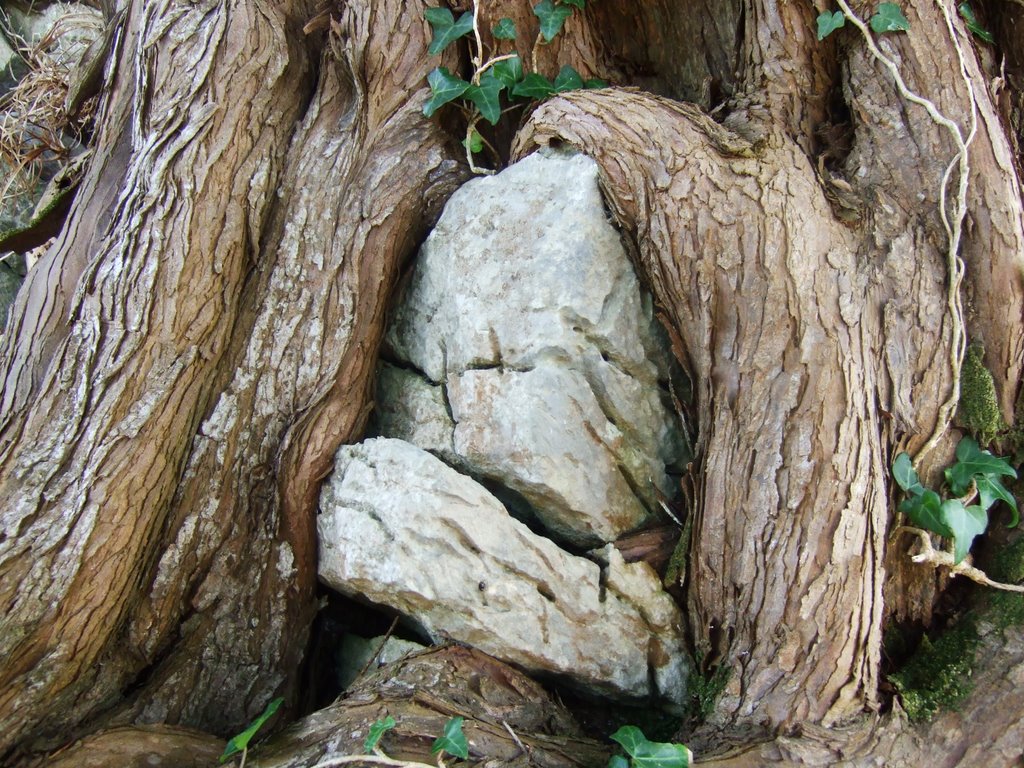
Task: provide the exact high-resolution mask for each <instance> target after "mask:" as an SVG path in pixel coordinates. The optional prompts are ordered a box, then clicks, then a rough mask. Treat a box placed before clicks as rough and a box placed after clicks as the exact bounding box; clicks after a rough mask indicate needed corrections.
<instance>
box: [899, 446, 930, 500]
mask: <svg viewBox="0 0 1024 768" xmlns="http://www.w3.org/2000/svg"><path fill="white" fill-rule="evenodd" d="M892 476H893V479H894V480H895V481H896V485H898V486H899V487H900V488H902V489H903V490H904V491H906V492H907V493H912V494H914V495H920V494H922V493H923V492H924V487H923V486H922V485H921V480H920V478H919V477H918V476H917V472H916V470H915V469H914V464H913V462H911V461H910V456H909V455H907V454H906V453H901V454H900V455H899V456H897V457H896V461H894V462H893V463H892Z"/></svg>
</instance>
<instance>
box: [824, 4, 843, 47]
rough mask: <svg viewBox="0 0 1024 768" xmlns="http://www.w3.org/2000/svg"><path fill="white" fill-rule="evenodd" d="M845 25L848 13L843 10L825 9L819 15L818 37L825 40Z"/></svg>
mask: <svg viewBox="0 0 1024 768" xmlns="http://www.w3.org/2000/svg"><path fill="white" fill-rule="evenodd" d="M845 25H846V15H845V14H844V13H843V12H842V11H836V12H835V13H830V12H828V11H825V12H824V13H823V14H821V15H820V16H819V17H818V39H819V40H824V39H825V38H826V37H828V36H829V35H831V34H832V33H833V32H835V31H836V30H837V29H839V28H840V27H843V26H845Z"/></svg>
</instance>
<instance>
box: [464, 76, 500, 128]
mask: <svg viewBox="0 0 1024 768" xmlns="http://www.w3.org/2000/svg"><path fill="white" fill-rule="evenodd" d="M504 88H505V84H504V83H503V82H502V81H501V80H499V79H498V78H497V77H496V76H495V74H494V72H492V71H491V70H487V71H486V72H484V74H483V76H482V77H481V78H480V85H471V86H469V88H467V89H466V92H465V94H463V95H464V96H465V98H466V99H468V100H469V101H471V102H473V104H475V105H476V108H477V109H479V110H480V114H481V115H483V116H484V120H486V121H487V122H488V123H490V124H491V125H495V124H497V122H498V119H499V118H500V117H501V98H500V96H501V92H502V91H503V90H504Z"/></svg>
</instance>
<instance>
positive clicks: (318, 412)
mask: <svg viewBox="0 0 1024 768" xmlns="http://www.w3.org/2000/svg"><path fill="white" fill-rule="evenodd" d="M309 15H311V9H310V8H309V7H308V6H306V5H304V4H292V5H288V6H279V5H273V6H271V5H266V4H263V3H261V2H255V3H253V2H230V3H218V2H205V3H201V4H194V5H190V6H188V7H186V8H180V7H178V6H176V5H168V4H163V3H139V4H136V5H134V6H133V7H132V10H131V13H130V14H129V17H128V21H127V25H128V28H129V29H130V30H131V31H132V33H133V35H134V36H133V35H129V40H130V42H129V44H128V47H127V48H126V54H125V57H124V59H123V60H122V61H121V63H120V66H119V70H118V71H119V78H120V80H119V81H118V82H119V85H118V87H117V88H116V89H115V91H114V97H113V98H114V101H113V102H112V106H111V110H113V111H114V112H116V113H118V114H125V115H128V116H129V118H128V125H127V126H126V128H124V129H123V132H122V133H121V134H118V135H116V136H115V137H114V138H112V139H111V141H112V142H114V143H115V144H116V143H117V142H118V141H125V138H124V136H125V135H127V136H128V137H129V139H130V148H131V152H132V155H131V161H130V162H129V163H128V164H127V171H126V173H125V174H124V175H125V178H124V180H123V181H121V182H120V186H119V187H118V182H116V181H115V180H113V179H111V178H110V176H111V174H114V173H116V172H118V167H117V164H116V163H99V164H97V165H96V166H95V167H94V168H93V171H92V173H93V175H94V177H92V178H91V179H90V182H89V184H91V185H92V186H93V187H94V188H103V189H108V188H117V196H116V202H115V203H114V204H113V205H112V207H111V212H110V214H109V222H107V221H104V220H102V218H101V221H100V224H101V225H102V226H103V229H102V235H101V236H99V235H96V234H94V233H87V234H88V236H85V235H83V236H82V237H80V238H78V239H76V238H74V237H65V240H64V242H63V244H62V246H61V248H62V249H66V250H67V251H68V255H67V256H66V257H65V256H64V255H63V250H58V251H57V252H56V253H55V259H54V263H55V264H61V263H64V262H67V261H74V260H75V259H79V260H83V261H85V262H86V263H87V267H86V268H85V269H84V271H83V272H82V275H81V277H80V278H78V279H77V282H75V283H74V290H75V298H74V302H73V304H72V305H71V307H70V310H69V316H70V322H69V327H68V329H67V330H65V329H64V328H63V327H62V325H61V323H60V322H57V321H55V320H54V319H53V318H54V317H57V318H58V319H59V314H60V312H61V311H62V310H61V309H60V307H59V305H57V308H56V309H53V308H48V307H44V308H39V307H38V305H33V304H32V303H31V302H26V304H25V305H24V306H23V307H22V309H21V311H22V313H23V317H25V318H27V319H26V320H25V321H24V322H25V323H26V327H33V326H32V324H33V323H35V326H34V327H45V324H46V323H50V324H51V325H52V326H53V327H54V328H55V329H56V330H55V331H54V334H55V335H54V340H53V342H52V343H53V346H54V349H55V352H54V353H53V359H52V361H50V360H48V359H47V357H46V355H43V356H39V357H36V358H34V359H33V361H32V362H34V363H35V364H37V365H39V366H40V367H42V369H43V370H44V374H43V375H42V376H39V375H38V374H36V373H34V372H33V371H32V370H26V372H25V373H22V372H20V371H19V370H16V365H17V364H19V363H18V361H19V360H21V359H23V358H19V355H18V354H12V355H8V356H7V358H6V359H8V360H14V361H15V363H11V364H10V367H8V369H7V374H8V375H7V378H8V381H17V382H19V384H18V386H22V384H21V383H20V382H23V381H27V382H29V384H26V385H24V387H23V390H24V392H25V393H28V394H18V399H17V400H16V401H12V403H11V406H10V408H11V411H12V412H13V416H12V418H11V419H10V420H9V422H8V428H7V430H6V431H5V433H4V436H5V438H7V443H6V445H7V450H6V453H5V454H4V461H3V465H2V466H0V488H2V489H3V494H2V495H3V497H4V498H5V499H6V502H5V506H4V508H3V522H4V528H3V530H4V537H3V539H2V541H0V557H2V560H0V595H2V596H3V598H4V604H5V606H7V610H6V611H5V615H4V617H3V632H2V633H0V643H2V651H3V658H4V659H5V660H6V661H5V663H4V664H3V665H0V679H2V680H3V682H4V690H3V692H2V694H0V722H2V723H3V725H4V733H3V736H2V737H0V753H3V752H5V751H7V750H9V749H11V748H13V747H14V746H15V745H19V744H20V745H21V747H22V748H24V747H25V746H26V745H28V744H30V743H35V744H45V743H47V740H48V739H49V738H50V737H51V736H52V737H54V738H61V739H65V738H67V737H68V735H69V734H73V733H75V732H77V730H76V729H78V728H80V727H81V728H83V729H88V728H94V727H96V726H97V725H99V724H100V723H119V722H128V721H132V720H142V721H157V722H182V723H193V724H198V723H201V724H202V725H203V726H204V727H206V728H210V729H213V730H222V731H230V730H232V729H237V728H240V727H242V726H244V724H245V723H246V722H247V721H248V719H249V718H250V717H251V716H252V715H253V714H255V712H257V711H258V710H259V709H260V708H262V706H263V705H264V704H265V702H266V700H267V699H268V698H269V697H270V696H271V695H272V694H273V693H275V692H276V691H278V690H281V691H285V692H288V691H289V690H291V685H292V684H293V683H294V681H295V679H296V677H297V673H298V667H299V661H300V659H301V655H302V649H303V646H304V643H305V638H306V629H307V627H308V623H309V621H310V620H311V617H312V612H313V601H312V590H313V584H314V579H315V549H314V539H313V521H314V519H315V499H316V486H317V481H318V480H319V479H320V478H321V477H322V475H323V474H324V473H325V472H326V471H327V470H328V468H329V466H330V460H331V457H332V455H333V452H334V450H335V449H336V448H337V446H338V444H339V443H340V442H341V441H343V440H346V439H352V438H354V437H358V435H359V434H360V433H361V430H362V423H363V419H364V418H365V415H366V411H367V400H368V388H369V381H370V375H371V372H372V368H373V364H374V361H375V356H376V347H377V344H378V342H379V338H380V335H381V333H382V328H383V322H384V309H385V307H386V305H387V301H388V299H389V296H390V293H391V288H392V285H393V284H394V281H395V278H396V276H397V272H398V269H399V266H400V265H401V263H402V261H403V260H404V259H405V258H406V257H407V256H408V254H409V253H411V252H412V250H413V249H414V247H415V245H416V244H417V241H418V238H420V237H422V235H423V234H424V232H425V226H426V225H427V224H428V223H429V221H430V220H431V219H432V217H433V216H435V215H436V212H437V210H438V208H439V205H440V203H441V202H443V199H444V198H445V197H446V196H447V195H448V194H449V193H450V192H451V191H452V190H453V189H454V186H455V185H456V184H457V182H458V181H459V180H460V179H461V178H463V175H462V174H463V172H462V170H461V168H460V167H459V166H458V165H457V163H455V162H454V161H453V160H452V157H453V156H455V154H456V153H455V152H454V148H451V149H449V140H448V139H447V138H446V137H445V136H444V135H443V134H442V133H441V132H440V131H439V130H438V129H437V128H436V127H434V126H432V125H431V124H430V123H429V122H428V121H427V120H426V119H425V118H424V117H423V116H422V114H421V112H420V110H421V107H422V103H423V100H424V98H425V96H424V91H423V90H422V85H423V84H424V82H425V76H426V73H427V71H428V70H429V68H430V66H432V64H431V62H430V59H429V57H428V56H427V55H426V51H425V48H426V42H427V35H428V34H429V31H428V30H427V29H426V25H425V24H424V23H423V22H422V20H421V12H419V11H417V12H415V13H409V12H408V8H406V7H404V6H403V5H402V4H400V3H390V4H387V3H377V4H374V5H373V6H372V7H367V6H353V7H351V8H349V9H347V10H346V12H345V13H344V14H343V15H342V17H341V19H340V21H339V22H338V23H337V26H336V28H335V30H334V32H333V38H332V39H333V41H334V44H333V47H332V49H329V50H328V51H327V52H325V54H324V56H323V60H322V62H321V70H322V75H321V79H320V84H319V86H318V87H317V89H316V92H315V93H313V94H312V99H313V101H312V105H311V106H309V108H308V111H307V113H306V118H305V121H304V124H303V126H302V128H301V129H300V131H299V132H298V134H296V135H294V136H293V133H294V131H295V123H296V120H297V119H298V118H299V117H300V116H301V114H302V110H303V109H305V108H306V102H307V100H308V98H309V95H310V93H311V92H312V90H313V89H312V85H313V84H312V82H311V81H310V73H309V69H310V68H309V65H308V63H307V53H306V51H305V47H304V46H305V44H306V42H307V41H305V40H304V38H303V36H302V34H301V28H302V26H303V24H304V23H305V22H306V21H307V20H308V17H309ZM132 41H133V42H132ZM399 43H401V44H399ZM381 50H387V51H389V52H390V54H391V55H389V56H384V57H381V56H380V55H379V54H378V51H381ZM243 95H244V96H243ZM115 127H116V126H115ZM289 144H291V151H290V152H286V150H287V149H288V146H289ZM117 151H120V150H117ZM113 153H114V154H116V151H115V152H113ZM286 163H287V167H285V164H286ZM279 188H280V194H278V190H279ZM95 202H96V204H99V203H100V202H101V200H99V199H97V200H96V201H95ZM69 231H71V230H69ZM88 243H96V244H97V245H96V249H95V251H89V250H87V249H86V245H87V244H88ZM74 249H78V250H74ZM81 249H86V250H85V253H84V256H83V253H82V250H81ZM71 278H74V274H73V270H71V271H69V272H66V273H65V274H64V279H65V280H68V279H71ZM58 296H59V294H58ZM32 312H36V313H37V316H36V317H29V316H30V315H31V314H32ZM43 315H46V316H45V317H44V316H43ZM61 334H66V338H61ZM8 339H9V340H10V342H9V343H11V344H12V345H13V344H14V343H16V339H15V337H14V336H13V335H12V336H9V337H8ZM42 341H43V342H45V341H46V338H43V339H42ZM22 343H24V339H22ZM20 364H22V365H27V364H25V363H20ZM47 366H48V367H47ZM35 378H39V381H40V384H39V386H38V391H37V392H35V393H32V392H31V382H32V381H34V380H35ZM11 391H12V392H13V390H11ZM5 392H6V390H5ZM29 394H31V398H30V397H29ZM29 399H31V400H32V402H31V407H29V408H28V409H27V410H22V411H18V409H17V406H18V405H19V404H20V403H23V402H25V401H27V400H29ZM193 436H194V437H193ZM83 723H84V725H83ZM37 740H38V741H37Z"/></svg>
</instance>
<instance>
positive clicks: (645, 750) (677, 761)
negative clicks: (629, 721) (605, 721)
mask: <svg viewBox="0 0 1024 768" xmlns="http://www.w3.org/2000/svg"><path fill="white" fill-rule="evenodd" d="M611 738H612V740H613V741H616V742H618V743H619V744H620V745H621V746H622V748H623V749H624V750H626V753H627V754H628V755H629V756H630V758H632V760H631V765H632V766H633V768H687V766H689V765H690V761H691V760H692V759H693V754H692V753H691V752H690V750H689V749H687V748H686V747H685V746H683V745H682V744H662V743H659V742H656V741H649V740H648V739H647V737H646V736H644V733H643V731H641V730H640V729H639V728H637V727H636V726H635V725H624V726H622V727H621V728H619V730H617V731H616V732H615V733H613V734H612V736H611Z"/></svg>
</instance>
